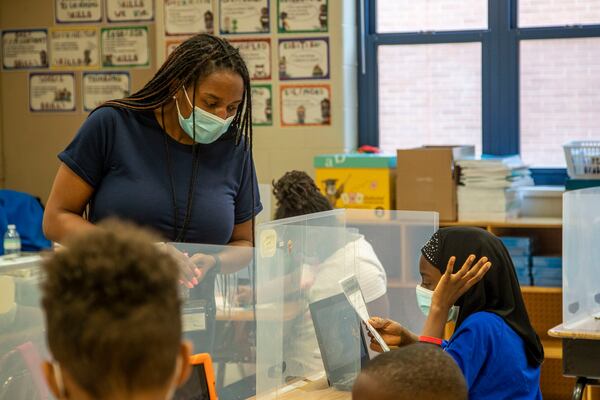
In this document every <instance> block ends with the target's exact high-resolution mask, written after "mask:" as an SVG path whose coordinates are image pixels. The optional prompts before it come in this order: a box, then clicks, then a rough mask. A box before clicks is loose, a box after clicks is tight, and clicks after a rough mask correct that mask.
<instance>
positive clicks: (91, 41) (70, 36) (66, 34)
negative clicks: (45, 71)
mask: <svg viewBox="0 0 600 400" xmlns="http://www.w3.org/2000/svg"><path fill="white" fill-rule="evenodd" d="M99 65H100V56H99V50H98V29H96V28H91V27H89V28H54V29H50V67H51V68H65V67H66V68H97V67H98V66H99Z"/></svg>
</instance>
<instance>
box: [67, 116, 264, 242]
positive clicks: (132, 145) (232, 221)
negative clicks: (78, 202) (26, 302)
mask: <svg viewBox="0 0 600 400" xmlns="http://www.w3.org/2000/svg"><path fill="white" fill-rule="evenodd" d="M165 136H166V139H167V140H166V143H167V144H166V145H167V146H168V149H169V152H170V158H171V165H172V177H173V183H174V187H175V198H176V201H177V210H178V224H179V226H181V224H182V222H183V219H184V216H185V209H186V205H187V197H188V190H189V186H190V185H189V183H190V177H191V174H192V146H190V145H185V144H181V143H179V142H177V141H175V140H173V139H172V138H171V137H170V136H168V135H165V132H164V131H163V129H162V128H161V127H160V125H159V124H158V122H157V121H156V118H155V116H154V113H153V112H152V111H133V110H125V109H120V108H113V107H103V108H100V109H98V110H97V111H95V112H94V113H92V114H91V115H90V116H89V117H88V118H87V120H86V121H85V122H84V124H83V125H82V126H81V128H80V129H79V132H78V133H77V136H76V137H75V139H74V140H73V141H72V142H71V144H69V146H68V147H67V148H66V149H65V150H64V151H63V152H62V153H60V154H59V156H58V157H59V158H60V160H61V161H62V162H63V163H65V164H66V165H67V166H68V167H69V168H70V169H71V170H72V171H73V172H75V173H76V174H77V175H79V176H80V177H81V178H82V179H83V180H84V181H86V182H87V183H88V184H89V185H91V186H92V187H93V188H94V194H93V198H92V203H91V204H92V207H91V209H90V220H91V221H92V222H96V221H99V220H102V219H104V218H106V217H119V218H121V219H125V220H129V221H132V222H135V223H137V224H139V225H142V226H147V227H151V228H153V229H154V230H156V231H158V232H159V233H162V234H163V235H164V236H165V238H167V239H169V240H174V239H175V238H174V230H173V225H174V224H173V221H174V219H173V215H174V210H173V196H172V190H171V184H170V178H169V172H168V168H167V166H168V163H167V152H166V149H165ZM198 168H199V169H198V175H197V181H196V187H195V191H194V194H193V196H194V200H193V211H192V215H191V221H190V224H189V228H188V230H187V234H186V236H185V241H186V242H193V243H205V244H216V245H225V244H227V243H228V242H229V241H230V239H231V235H232V232H233V228H234V225H236V224H240V223H243V222H246V221H248V220H250V219H251V218H252V214H253V212H254V213H255V214H258V213H259V212H260V211H261V210H262V205H261V203H260V199H259V195H258V185H257V181H256V176H255V174H253V170H254V165H253V163H252V158H251V157H250V152H249V151H245V150H244V145H243V143H242V144H240V145H238V146H236V145H235V141H234V140H233V139H226V138H224V139H221V140H218V141H216V142H214V143H212V144H208V145H199V167H198ZM252 189H254V190H252ZM253 192H254V193H253ZM253 195H254V202H253Z"/></svg>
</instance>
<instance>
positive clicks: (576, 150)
mask: <svg viewBox="0 0 600 400" xmlns="http://www.w3.org/2000/svg"><path fill="white" fill-rule="evenodd" d="M563 148H564V149H565V158H566V160H567V169H568V172H569V177H571V178H572V179H600V141H591V140H589V141H574V142H569V143H567V144H565V145H564V146H563Z"/></svg>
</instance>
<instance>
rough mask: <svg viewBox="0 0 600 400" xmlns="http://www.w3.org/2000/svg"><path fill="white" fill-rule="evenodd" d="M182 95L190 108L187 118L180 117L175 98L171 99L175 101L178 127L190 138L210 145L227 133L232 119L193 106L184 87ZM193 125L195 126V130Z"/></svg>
mask: <svg viewBox="0 0 600 400" xmlns="http://www.w3.org/2000/svg"><path fill="white" fill-rule="evenodd" d="M183 93H184V94H185V98H186V99H187V101H188V104H189V105H190V107H192V113H191V114H190V116H189V117H187V118H184V116H183V115H181V110H179V103H178V102H177V98H175V97H173V98H174V99H175V106H176V107H177V114H178V115H179V125H180V126H181V129H183V130H184V131H185V133H187V134H188V136H189V137H190V138H192V139H193V140H195V141H196V142H197V143H202V144H210V143H213V142H215V141H216V140H217V139H219V138H220V137H221V136H223V134H224V133H225V132H227V130H228V129H229V125H231V122H232V121H233V117H229V118H227V119H223V118H220V117H217V116H216V115H214V114H211V113H209V112H208V111H204V110H203V109H201V108H200V107H197V106H194V105H193V104H192V101H191V100H190V97H189V96H188V94H187V92H186V90H185V86H183ZM194 115H195V118H194ZM194 125H195V126H196V129H195V130H194Z"/></svg>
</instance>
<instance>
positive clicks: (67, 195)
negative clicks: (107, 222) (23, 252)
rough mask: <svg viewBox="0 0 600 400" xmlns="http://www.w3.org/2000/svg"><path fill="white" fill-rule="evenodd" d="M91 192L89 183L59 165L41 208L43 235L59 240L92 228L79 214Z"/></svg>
mask: <svg viewBox="0 0 600 400" xmlns="http://www.w3.org/2000/svg"><path fill="white" fill-rule="evenodd" d="M93 192H94V189H93V188H92V186H90V185H89V184H88V183H87V182H85V181H84V180H83V179H81V178H80V177H79V176H78V175H77V174H75V173H74V172H73V171H72V170H71V169H70V168H69V167H67V166H66V165H65V164H61V165H60V167H59V168H58V172H57V174H56V178H55V179H54V184H53V185H52V190H51V191H50V197H49V198H48V202H47V203H46V209H45V210H44V221H43V228H44V235H46V237H47V238H48V239H50V240H52V241H55V242H58V243H61V242H62V241H63V240H64V239H65V237H66V236H68V235H71V234H74V233H79V232H84V231H86V230H90V229H95V228H94V225H93V224H92V223H90V222H89V221H86V220H85V219H84V218H83V217H82V214H83V210H84V209H85V206H86V205H87V203H88V201H89V199H90V198H91V196H92V194H93Z"/></svg>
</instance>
